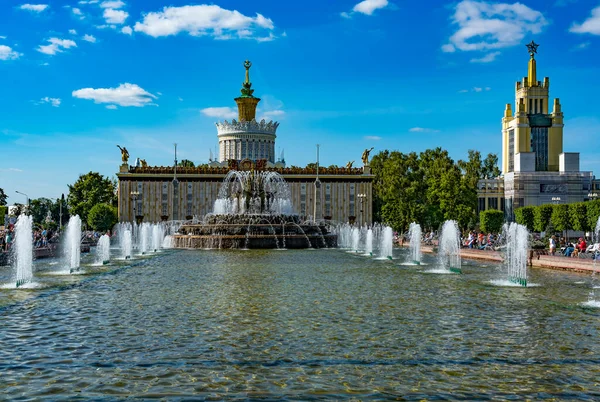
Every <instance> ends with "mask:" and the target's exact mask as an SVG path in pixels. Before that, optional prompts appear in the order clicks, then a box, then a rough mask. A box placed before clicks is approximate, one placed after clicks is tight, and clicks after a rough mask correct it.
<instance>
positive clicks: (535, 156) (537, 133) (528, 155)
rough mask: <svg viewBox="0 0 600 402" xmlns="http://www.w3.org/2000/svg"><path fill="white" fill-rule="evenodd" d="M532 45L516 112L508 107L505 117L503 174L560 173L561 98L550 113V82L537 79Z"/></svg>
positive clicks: (519, 86)
mask: <svg viewBox="0 0 600 402" xmlns="http://www.w3.org/2000/svg"><path fill="white" fill-rule="evenodd" d="M537 47H538V45H537V44H536V43H535V42H533V41H532V42H531V43H530V44H528V45H527V48H528V50H529V55H530V58H529V65H528V69H527V70H528V71H527V77H523V80H522V81H521V82H517V84H516V90H515V94H516V97H515V110H514V112H513V110H512V107H511V104H510V103H509V104H506V108H505V110H504V117H503V118H502V172H503V173H505V174H506V173H511V172H519V171H536V172H558V171H559V155H560V154H561V153H562V152H563V114H562V110H561V105H560V101H559V99H558V98H557V99H555V100H554V102H553V106H552V113H549V99H550V97H549V94H550V79H549V78H548V77H546V78H544V81H538V80H537V66H536V60H535V54H536V53H537Z"/></svg>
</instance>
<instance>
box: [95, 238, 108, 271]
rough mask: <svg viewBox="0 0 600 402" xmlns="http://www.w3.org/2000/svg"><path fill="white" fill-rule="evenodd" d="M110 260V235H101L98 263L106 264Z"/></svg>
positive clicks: (97, 248)
mask: <svg viewBox="0 0 600 402" xmlns="http://www.w3.org/2000/svg"><path fill="white" fill-rule="evenodd" d="M109 262H110V237H109V236H108V235H102V236H100V239H98V244H97V245H96V262H95V264H96V265H106V264H108V263H109Z"/></svg>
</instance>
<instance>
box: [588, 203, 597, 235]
mask: <svg viewBox="0 0 600 402" xmlns="http://www.w3.org/2000/svg"><path fill="white" fill-rule="evenodd" d="M586 204H587V207H586V209H587V211H586V212H587V221H588V226H589V228H590V230H592V231H595V230H596V225H597V224H598V218H600V200H593V201H588V202H587V203H586Z"/></svg>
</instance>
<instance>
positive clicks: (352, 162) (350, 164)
mask: <svg viewBox="0 0 600 402" xmlns="http://www.w3.org/2000/svg"><path fill="white" fill-rule="evenodd" d="M353 164H354V161H351V162H348V163H347V164H346V169H352V165H353Z"/></svg>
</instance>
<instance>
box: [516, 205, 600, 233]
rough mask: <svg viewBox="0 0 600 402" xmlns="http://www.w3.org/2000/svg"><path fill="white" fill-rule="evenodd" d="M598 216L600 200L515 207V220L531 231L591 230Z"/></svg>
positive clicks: (599, 215)
mask: <svg viewBox="0 0 600 402" xmlns="http://www.w3.org/2000/svg"><path fill="white" fill-rule="evenodd" d="M598 217H600V200H592V201H586V202H574V203H571V204H556V205H555V204H544V205H538V206H536V207H521V208H517V209H515V221H516V222H517V223H519V224H521V225H524V226H526V227H527V229H528V230H529V231H531V232H533V231H536V232H552V231H559V232H567V231H569V230H577V231H582V232H593V231H595V229H596V225H597V224H598Z"/></svg>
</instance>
